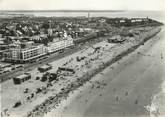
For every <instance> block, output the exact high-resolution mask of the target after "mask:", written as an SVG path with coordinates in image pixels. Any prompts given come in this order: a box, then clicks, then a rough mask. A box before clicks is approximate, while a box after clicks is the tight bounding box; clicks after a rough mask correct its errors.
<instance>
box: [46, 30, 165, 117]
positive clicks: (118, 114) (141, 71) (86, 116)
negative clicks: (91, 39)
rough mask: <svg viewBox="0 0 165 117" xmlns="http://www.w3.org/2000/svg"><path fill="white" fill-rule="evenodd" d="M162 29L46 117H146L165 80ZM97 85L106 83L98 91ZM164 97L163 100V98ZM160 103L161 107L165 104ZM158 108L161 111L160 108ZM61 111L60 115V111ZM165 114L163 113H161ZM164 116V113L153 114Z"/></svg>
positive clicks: (164, 53) (164, 31) (163, 31)
mask: <svg viewBox="0 0 165 117" xmlns="http://www.w3.org/2000/svg"><path fill="white" fill-rule="evenodd" d="M164 34H165V29H163V30H162V31H161V32H160V33H159V34H158V35H157V36H155V37H153V38H152V39H150V40H149V41H148V42H146V43H145V44H144V45H142V46H140V47H139V48H138V49H137V50H135V51H134V52H133V53H131V54H129V55H128V56H126V57H124V58H122V59H121V60H120V61H118V62H117V63H115V64H113V65H111V66H110V67H108V68H107V69H105V70H104V71H103V72H102V73H100V74H98V75H96V76H95V77H94V78H93V79H92V80H91V82H89V83H87V84H86V85H84V86H83V87H81V88H80V89H79V90H77V91H75V92H74V93H73V94H74V95H73V94H71V95H72V96H71V97H70V98H68V99H67V100H66V101H64V102H63V106H61V107H60V108H61V109H59V110H60V111H59V110H58V109H56V110H53V111H51V112H50V113H48V114H47V115H46V117H50V116H51V117H53V116H60V117H146V116H149V115H150V113H149V112H148V111H147V110H146V108H145V107H146V106H148V105H151V103H152V99H153V96H154V95H156V94H157V93H159V92H161V90H162V89H161V84H162V83H163V81H164V80H165V79H164V76H165V35H164ZM97 82H104V83H106V85H105V86H103V87H99V88H98V87H97V86H96V85H97V84H98V83H97ZM164 97H165V96H164ZM160 101H162V103H161V104H162V107H165V104H164V102H163V99H162V100H160ZM162 107H161V108H162ZM61 110H62V111H61ZM164 110H165V109H164ZM157 114H160V117H164V116H165V111H162V110H159V108H158V111H157V113H156V114H155V117H157Z"/></svg>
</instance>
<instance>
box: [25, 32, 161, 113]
mask: <svg viewBox="0 0 165 117" xmlns="http://www.w3.org/2000/svg"><path fill="white" fill-rule="evenodd" d="M152 31H153V30H152ZM159 31H160V30H159V29H157V30H156V29H155V30H154V31H153V32H150V34H149V35H147V34H145V36H144V35H143V38H142V39H141V40H140V42H139V43H138V44H137V45H136V44H135V45H131V48H130V46H128V48H127V49H126V48H125V49H126V50H122V52H121V51H118V52H119V53H120V54H119V53H116V55H117V56H116V57H115V58H111V56H110V58H111V59H110V58H109V57H108V58H106V59H105V60H103V64H102V65H101V66H100V65H99V67H98V68H97V69H96V68H95V70H94V71H93V70H91V71H88V73H86V75H85V76H84V75H83V76H82V78H83V79H84V80H85V81H82V82H81V81H80V82H79V83H80V85H76V84H74V83H73V85H75V87H74V86H73V89H77V88H79V87H80V86H81V85H83V84H84V82H87V81H89V80H90V79H91V77H93V76H95V74H96V73H98V71H99V72H102V70H104V69H105V68H106V67H108V66H109V65H111V64H112V63H115V62H116V61H118V60H119V59H121V58H122V57H123V56H125V55H127V54H129V53H130V52H133V51H134V50H135V49H137V48H138V46H140V45H141V44H143V43H144V42H145V41H147V40H148V39H150V38H151V37H153V36H155V35H156V34H157V33H158V32H159ZM124 47H127V46H126V45H124ZM120 50H121V49H120ZM113 56H115V55H113ZM109 59H110V60H109ZM80 79H81V78H80ZM75 83H76V82H75ZM81 83H82V84H81ZM67 89H69V88H67ZM70 91H72V90H70ZM70 91H69V92H68V90H66V91H65V90H64V92H68V93H67V94H65V97H61V99H62V100H63V99H65V98H67V97H68V95H69V93H70ZM73 91H74V90H73ZM59 94H60V93H59ZM61 94H62V95H63V93H62V92H61ZM61 94H60V95H61ZM62 95H61V96H62ZM55 97H56V96H55ZM55 97H51V98H52V100H54V99H55V100H57V102H59V103H60V102H61V101H62V100H58V99H57V98H55ZM57 97H58V96H57ZM48 102H49V100H46V101H45V102H43V104H41V107H43V105H47V103H48ZM53 105H54V104H53ZM53 105H52V106H53ZM57 105H58V104H57ZM52 106H51V107H52ZM49 107H50V106H48V107H44V110H45V111H46V113H47V112H48V111H50V108H49ZM53 107H54V106H53ZM39 108H40V106H37V110H36V109H34V110H33V114H34V115H35V116H36V114H37V113H38V112H39V111H38V109H39ZM55 108H56V106H55ZM39 110H40V109H39ZM35 111H36V112H37V113H36V114H35ZM33 114H32V113H29V115H28V116H32V115H33ZM39 115H40V114H39Z"/></svg>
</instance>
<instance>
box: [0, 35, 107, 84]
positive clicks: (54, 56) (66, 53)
mask: <svg viewBox="0 0 165 117" xmlns="http://www.w3.org/2000/svg"><path fill="white" fill-rule="evenodd" d="M106 38H107V37H100V38H96V39H94V41H88V43H85V44H80V45H78V44H77V45H75V46H74V47H71V48H67V49H65V50H64V52H63V53H58V52H57V53H54V54H51V55H50V56H49V57H48V58H46V59H44V60H41V61H37V62H35V63H29V64H28V63H27V64H24V65H23V66H24V67H22V68H18V69H16V70H13V71H11V72H9V73H5V74H2V75H0V83H1V82H4V81H6V80H8V79H11V78H13V77H15V76H18V75H20V74H23V73H24V72H28V71H29V70H31V69H34V68H36V67H38V66H41V65H44V64H47V63H50V62H53V61H55V60H58V59H61V58H63V57H65V56H69V55H71V54H73V53H75V52H78V51H80V50H81V49H83V48H85V47H86V46H87V45H91V44H95V43H98V42H100V41H102V40H104V39H106Z"/></svg>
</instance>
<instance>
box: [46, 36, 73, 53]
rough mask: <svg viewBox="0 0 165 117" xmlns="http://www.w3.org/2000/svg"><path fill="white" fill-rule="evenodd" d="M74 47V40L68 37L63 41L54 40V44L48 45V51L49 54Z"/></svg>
mask: <svg viewBox="0 0 165 117" xmlns="http://www.w3.org/2000/svg"><path fill="white" fill-rule="evenodd" d="M72 45H73V39H72V38H71V37H66V38H63V39H54V41H53V42H51V43H48V46H47V49H46V51H47V53H53V52H56V51H58V50H62V49H64V48H66V47H69V46H72Z"/></svg>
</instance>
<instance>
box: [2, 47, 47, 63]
mask: <svg viewBox="0 0 165 117" xmlns="http://www.w3.org/2000/svg"><path fill="white" fill-rule="evenodd" d="M45 54H46V51H45V46H44V45H43V44H37V45H36V44H35V45H32V46H30V47H25V48H21V47H17V48H10V49H9V50H7V51H5V52H4V53H3V57H4V59H5V61H9V62H20V63H22V62H28V61H30V60H32V59H35V58H38V57H40V56H42V55H45Z"/></svg>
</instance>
